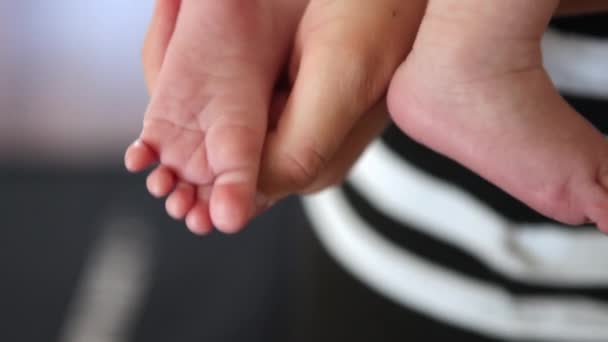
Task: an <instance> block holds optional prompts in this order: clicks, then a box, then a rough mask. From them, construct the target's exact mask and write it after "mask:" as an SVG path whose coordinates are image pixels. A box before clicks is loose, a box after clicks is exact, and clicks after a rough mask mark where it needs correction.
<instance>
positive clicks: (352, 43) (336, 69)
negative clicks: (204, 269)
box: [126, 0, 424, 234]
mask: <svg viewBox="0 0 608 342" xmlns="http://www.w3.org/2000/svg"><path fill="white" fill-rule="evenodd" d="M185 3H186V2H185V1H184V3H182V4H181V6H182V7H181V8H180V6H179V1H172V2H171V1H169V0H166V1H163V0H160V1H159V3H158V6H157V11H156V14H155V17H154V19H153V22H152V25H151V28H150V33H149V35H148V39H147V41H146V49H145V50H144V54H145V56H146V58H145V59H144V64H146V74H147V77H146V79H147V81H148V84H149V85H150V89H151V90H152V93H153V97H152V101H151V104H150V109H149V110H148V112H147V113H146V119H145V121H144V122H145V123H144V132H143V133H142V137H141V138H140V139H139V140H138V141H137V142H136V143H134V144H133V145H132V146H131V147H130V148H129V150H128V151H127V155H126V164H127V167H128V168H129V169H130V170H132V171H141V170H142V169H143V168H145V167H147V166H149V165H150V164H151V163H153V162H155V161H157V159H156V156H157V155H158V156H160V162H161V163H160V165H159V166H158V167H157V168H156V169H155V170H154V171H153V172H152V173H151V175H150V176H149V178H148V188H149V190H150V192H151V193H152V194H154V195H156V196H159V197H161V196H165V195H168V194H170V195H169V197H168V199H167V211H168V212H169V214H170V215H171V216H173V217H174V218H176V219H182V218H184V217H185V218H186V223H187V225H188V227H189V228H190V229H191V230H192V231H193V232H195V233H198V234H204V233H208V232H209V231H210V230H211V226H212V225H215V226H217V227H218V228H219V229H220V230H222V231H224V232H235V231H237V230H238V229H239V228H241V227H242V226H243V225H244V224H245V222H246V221H247V220H248V219H250V218H251V217H252V216H253V215H254V214H255V213H256V212H258V211H259V210H262V209H264V208H266V207H267V206H268V205H269V204H270V203H272V201H275V200H278V199H280V198H282V197H284V196H286V195H288V194H290V193H294V192H307V191H314V190H319V189H321V188H324V187H327V186H328V185H331V184H334V183H337V182H339V181H341V180H342V178H343V177H344V175H345V174H346V172H347V170H348V169H349V168H350V166H351V165H352V164H353V163H354V161H355V160H356V158H357V157H358V156H359V155H360V154H361V153H362V151H363V149H364V148H365V147H366V146H367V144H368V142H369V141H371V140H372V139H373V138H374V137H375V136H377V134H379V132H380V131H381V130H382V129H383V128H384V127H385V124H386V123H387V117H388V116H387V114H386V111H385V110H384V105H383V104H382V103H379V101H380V99H381V98H382V96H383V94H384V93H385V91H386V89H387V86H388V83H389V81H390V78H391V77H392V74H393V72H394V71H395V69H396V67H397V66H398V65H399V63H400V62H401V61H402V60H403V59H404V58H405V56H406V54H407V51H408V50H409V48H410V47H411V45H412V43H413V38H414V36H415V32H416V29H417V28H418V25H419V20H420V18H421V17H422V10H423V7H424V2H423V1H419V2H413V1H412V2H407V3H403V2H402V1H399V0H382V1H381V4H380V6H378V4H376V3H368V2H352V1H349V0H334V1H327V0H313V1H311V3H310V4H309V5H308V7H307V10H306V13H305V14H304V17H303V18H302V20H301V23H300V25H299V27H298V31H297V34H296V35H295V38H294V39H293V46H294V49H293V52H292V54H291V59H290V61H289V63H288V64H289V77H288V78H289V82H288V83H289V84H288V86H287V87H285V88H284V89H282V90H281V91H278V92H275V94H274V95H273V101H272V103H273V106H272V107H273V111H274V112H275V114H276V116H277V118H276V120H274V121H275V122H273V123H271V125H270V126H271V131H270V132H268V134H266V133H267V132H266V131H265V130H262V129H260V130H259V131H257V132H256V134H251V135H248V136H245V135H243V134H240V135H239V136H238V137H233V139H232V142H233V143H235V144H236V145H240V146H243V147H244V148H248V149H251V147H252V146H257V143H258V141H259V140H260V139H261V141H264V139H266V144H265V148H264V154H263V158H260V154H258V153H257V149H256V150H255V151H250V150H247V151H246V153H240V151H239V150H238V149H236V150H230V151H223V152H222V147H224V146H225V145H226V142H223V141H222V143H221V144H220V143H217V142H215V141H214V144H210V142H209V140H210V138H209V134H210V130H211V131H213V130H212V128H209V127H204V125H203V124H201V123H200V122H201V119H204V120H202V121H203V123H205V122H206V121H205V120H206V117H205V115H202V116H201V115H199V116H195V118H196V119H197V120H198V122H196V124H197V125H199V126H200V127H203V128H205V129H202V128H201V129H200V130H197V128H196V125H194V126H187V127H186V128H187V129H183V128H184V127H182V126H183V120H182V119H183V117H182V116H180V115H178V114H179V113H181V112H182V110H183V109H181V108H182V107H183V106H184V105H187V104H188V103H189V102H188V101H194V103H196V105H193V106H189V107H188V106H187V107H188V108H190V107H192V108H199V107H201V106H202V107H204V108H207V107H205V105H206V102H205V103H203V104H202V105H201V104H200V103H199V102H200V99H201V98H204V96H207V95H208V94H206V93H202V94H201V93H196V92H194V90H192V89H195V90H196V89H199V88H201V87H203V88H205V87H204V86H206V85H207V86H209V91H210V92H211V93H212V92H213V91H215V90H217V89H219V90H221V89H222V88H221V87H220V88H217V89H216V88H214V87H216V85H213V87H211V86H210V85H209V82H207V83H206V82H205V81H207V80H206V79H205V78H204V77H202V78H201V77H195V76H197V73H194V72H192V69H194V70H196V69H197V68H200V65H201V63H203V61H205V60H206V59H208V58H209V56H207V55H206V54H208V53H209V52H207V51H204V50H201V51H199V52H197V53H198V54H200V55H199V56H198V58H199V59H198V60H197V59H196V58H195V57H196V54H194V57H192V56H191V58H192V60H188V61H185V62H184V61H181V60H179V58H178V57H179V55H180V52H179V51H184V50H188V51H193V48H192V47H190V46H189V45H188V44H187V42H185V41H186V40H187V38H185V37H184V38H183V40H184V42H182V45H183V46H181V47H180V49H181V50H179V49H178V48H177V47H176V45H177V43H175V42H176V41H178V42H179V41H180V40H179V39H178V38H176V37H179V35H180V34H181V33H180V20H186V19H184V18H180V17H179V15H178V14H179V13H181V12H182V11H184V10H185V9H184V4H185ZM283 10H285V9H283ZM290 13H291V12H290ZM277 17H279V18H289V16H281V15H278V14H277ZM190 20H193V19H190ZM223 20H224V23H226V22H228V20H227V19H226V18H223ZM288 21H289V22H290V23H293V22H296V23H297V20H293V18H289V20H288ZM172 22H174V23H176V25H172V24H171V23H172ZM404 22H405V23H406V24H404ZM185 35H186V36H188V37H191V36H192V34H191V32H188V31H186V33H185ZM292 36H294V35H293V33H292ZM249 39H252V38H251V37H249ZM272 41H273V42H275V41H276V39H274V38H273V39H272ZM237 43H238V44H243V42H237ZM193 44H195V45H196V44H197V42H194V43H193ZM222 44H224V43H223V42H222ZM238 44H237V45H238ZM205 45H206V46H212V45H213V44H210V43H207V44H205ZM275 45H276V44H275ZM387 45H389V46H395V47H396V48H394V49H391V50H390V51H388V52H386V51H384V49H383V47H384V46H387ZM177 46H178V47H179V46H180V45H177ZM218 46H219V47H218ZM215 47H216V50H217V49H220V47H221V48H224V45H217V46H215ZM241 48H242V49H243V51H245V50H247V49H249V50H248V51H257V50H258V49H259V48H260V44H259V43H258V44H257V45H256V49H252V48H251V47H250V46H241ZM173 50H175V51H177V52H172V51H173ZM212 50H213V49H212ZM194 51H195V50H194ZM214 53H215V51H214ZM222 53H225V52H222ZM190 55H193V54H192V52H190ZM172 58H173V59H177V60H178V61H179V63H178V62H172ZM267 59H268V58H267V57H266V56H265V57H264V60H265V61H266V60H267ZM285 61H287V59H285ZM174 64H175V65H176V67H175V68H177V71H176V70H172V69H170V66H171V65H174ZM190 64H194V65H190ZM203 64H204V63H203ZM237 64H238V63H237ZM282 64H283V63H278V64H277V65H278V66H280V65H282ZM208 65H211V64H208ZM245 66H247V65H240V66H239V65H230V66H228V67H226V68H227V69H228V71H230V72H232V73H234V75H242V74H243V73H244V69H245V68H244V67H245ZM178 67H179V68H178ZM180 68H182V69H185V70H187V71H180V70H181V69H180ZM231 68H232V69H231ZM269 68H270V67H269ZM167 70H169V71H167ZM319 70H324V71H323V72H319ZM274 71H275V69H273V72H274ZM273 72H267V73H268V74H270V75H272V76H273V77H269V78H268V79H270V80H272V82H273V83H272V84H273V85H274V81H275V80H276V78H277V75H278V74H276V73H273ZM165 74H167V75H169V76H164V75H165ZM256 75H257V74H256ZM258 76H259V75H258ZM260 78H261V76H260V77H258V78H257V79H254V80H255V82H254V81H252V82H251V83H252V84H256V85H258V84H260V82H261V80H260ZM345 80H346V81H345ZM228 81H230V80H228ZM228 81H227V82H228ZM180 82H183V83H184V85H182V84H180ZM234 83H236V84H234ZM163 84H165V85H164V86H163ZM242 84H243V77H242V76H241V77H240V78H238V79H234V80H233V84H231V83H230V82H228V83H226V87H228V86H229V85H233V87H232V88H231V89H234V88H236V89H239V88H238V87H240V86H241V85H242ZM184 86H185V87H186V88H183V87H184ZM163 89H165V90H164V92H165V94H166V95H164V97H162V96H161V95H159V94H163ZM179 89H186V90H188V91H185V92H186V93H187V94H190V95H192V96H191V97H187V96H181V93H179V92H178V90H179ZM269 89H272V88H269ZM267 90H268V89H267ZM179 91H184V90H179ZM176 94H177V95H180V96H175V95H176ZM221 94H223V93H221ZM242 94H243V96H244V95H247V96H253V95H256V94H259V90H255V91H254V89H252V87H250V88H247V89H243V91H242ZM203 95H204V96H203ZM265 95H268V99H267V102H266V103H265V104H266V106H264V110H265V111H266V113H267V112H268V110H269V107H271V106H270V103H271V101H270V98H271V97H270V95H272V94H268V92H266V93H265ZM209 96H210V95H209ZM156 97H160V98H161V99H164V100H163V101H170V103H172V105H173V106H174V107H170V106H169V107H167V106H168V105H167V104H163V102H162V101H160V100H156V101H159V102H158V103H156V102H155V98H156ZM259 97H260V98H263V97H264V96H261V95H260V96H259ZM230 99H231V101H229V104H230V106H228V107H227V108H228V109H232V108H233V107H234V105H235V104H236V105H238V104H246V107H247V109H251V108H255V106H252V105H251V104H252V103H255V102H253V101H251V100H249V99H245V98H242V99H238V98H232V97H231V98H230ZM353 99H355V100H354V101H353ZM171 101H172V102H171ZM260 101H261V100H260ZM163 106H164V107H163ZM155 107H157V108H160V109H159V111H158V112H157V113H158V114H154V113H156V112H155V111H154V110H153V109H154V108H155ZM164 108H179V109H180V110H173V111H168V110H164V111H163V109H164ZM214 108H215V107H214ZM217 108H218V110H217V111H218V112H220V113H221V111H220V110H219V108H221V106H220V107H217ZM260 108H262V106H260ZM244 112H245V111H242V112H238V113H236V114H235V115H232V116H228V117H229V118H232V117H240V116H242V115H243V116H245V118H246V117H247V115H246V114H247V113H244ZM151 113H152V114H151ZM190 113H196V110H191V111H190ZM201 113H202V114H205V113H207V110H206V109H204V110H202V112H201ZM263 113H264V111H259V113H258V114H256V115H255V117H256V118H257V119H260V120H259V121H261V122H263V123H264V125H265V127H264V128H266V124H267V121H266V119H267V118H266V117H264V118H260V117H261V116H263ZM311 113H315V114H314V115H311ZM218 115H219V116H222V115H224V114H221V115H220V114H218ZM192 118H193V117H192V116H188V119H190V120H192ZM241 119H242V118H241ZM149 120H151V122H152V123H153V124H152V127H150V124H147V123H146V122H148V121H149ZM167 120H173V121H175V120H178V121H179V120H182V121H180V125H182V126H179V128H180V129H178V130H177V131H175V130H174V129H173V128H171V127H172V125H167V123H166V121H167ZM218 120H222V119H218ZM157 122H160V125H158V123H157ZM188 123H190V122H188ZM155 125H156V126H160V128H156V131H155V130H153V129H152V128H154V126H155ZM168 126H169V127H168ZM193 129H194V130H195V133H196V134H194V135H193V134H192V130H193ZM151 132H154V133H155V134H152V133H151ZM216 135H217V138H216V139H228V138H229V137H230V132H229V131H226V130H224V131H221V134H220V133H218V134H216ZM258 135H259V136H258ZM150 136H152V138H150ZM188 136H194V137H191V138H188ZM203 138H204V139H203ZM237 138H238V139H240V140H238V139H237ZM155 139H156V140H158V142H157V141H156V140H155ZM163 139H164V140H163ZM177 141H179V142H180V145H177V146H176V144H177ZM205 144H206V146H207V148H206V150H204V151H201V150H200V147H201V146H203V145H205ZM213 149H216V150H217V151H212V150H213ZM159 151H160V152H159ZM165 151H166V152H165ZM203 152H205V153H207V154H208V159H209V162H212V161H214V160H218V159H219V160H220V161H222V160H221V158H228V157H229V158H228V159H230V160H234V161H235V162H236V161H237V160H238V161H239V162H241V163H245V164H247V165H249V164H251V165H253V164H254V160H253V159H256V161H255V162H256V163H258V164H256V167H257V168H256V172H257V170H258V169H259V162H260V160H262V164H261V174H260V175H259V177H258V178H259V182H258V183H257V184H259V189H260V190H261V192H262V193H264V194H265V196H264V197H265V200H266V201H262V202H258V203H256V204H257V205H254V204H252V203H253V195H254V194H255V193H256V187H255V185H256V183H253V185H252V184H251V183H250V182H249V181H250V180H252V179H253V180H255V181H256V182H257V181H258V179H254V178H255V177H253V175H254V174H255V176H257V175H258V173H254V172H251V173H247V174H250V175H252V176H251V177H250V178H249V177H248V178H246V179H247V182H244V183H243V182H241V184H244V185H243V186H241V188H242V189H246V190H247V191H244V190H243V191H241V195H242V194H243V193H246V194H248V196H244V195H242V196H240V199H239V196H235V195H234V192H235V191H227V190H226V189H225V187H226V183H225V180H224V179H226V178H228V179H229V180H230V179H231V178H232V177H226V176H224V178H222V175H221V174H220V175H213V174H211V175H209V174H208V172H206V170H208V169H209V168H207V169H206V168H205V167H206V165H207V164H205V163H204V161H205V160H204V159H203V158H201V157H200V156H201V155H202V154H204V153H203ZM253 152H256V153H253ZM213 153H217V154H216V155H219V156H220V157H218V158H216V159H214V158H210V156H211V154H213ZM239 153H240V154H239ZM163 155H165V157H163ZM193 156H195V157H193ZM177 157H179V158H177ZM254 157H255V158H254ZM218 163H220V162H219V161H218ZM220 164H221V163H220ZM210 165H215V164H213V163H210ZM210 169H211V170H213V171H217V170H218V168H210ZM249 169H253V168H249ZM201 175H203V176H205V177H203V176H201ZM213 176H215V177H213ZM197 177H198V178H197ZM218 180H220V181H218ZM210 182H211V183H210ZM228 184H229V185H231V186H232V187H234V185H233V184H232V183H230V182H228ZM218 187H219V188H220V189H222V187H223V188H224V189H222V192H223V193H224V194H225V195H223V196H221V195H217V192H219V191H218ZM231 190H233V189H231ZM230 192H232V193H230ZM237 193H238V192H237ZM218 197H219V199H218ZM243 198H246V200H244V199H243ZM209 202H210V203H209ZM218 202H219V204H215V205H214V203H218ZM227 202H229V203H227ZM207 203H209V205H207ZM222 203H224V204H222ZM222 206H224V208H223V209H218V207H220V208H222ZM225 207H231V208H232V209H231V210H235V211H236V212H240V215H237V214H234V213H230V214H225V210H226V209H225ZM243 208H246V210H245V209H243ZM222 210H224V213H222ZM218 211H219V214H218V213H217V212H218ZM225 216H229V217H232V219H233V221H232V222H230V223H229V224H227V223H226V220H225V219H224V217H225ZM234 217H238V218H239V219H236V220H235V219H234Z"/></svg>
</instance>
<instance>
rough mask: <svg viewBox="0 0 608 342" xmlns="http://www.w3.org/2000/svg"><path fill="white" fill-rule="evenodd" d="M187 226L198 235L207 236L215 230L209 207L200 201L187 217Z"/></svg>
mask: <svg viewBox="0 0 608 342" xmlns="http://www.w3.org/2000/svg"><path fill="white" fill-rule="evenodd" d="M186 226H187V227H188V229H189V230H190V231H191V232H192V233H194V234H196V235H207V234H209V233H211V231H212V230H213V225H212V223H211V218H210V217H209V206H208V205H207V203H205V202H204V201H201V200H199V201H198V202H197V203H196V204H195V205H194V207H192V209H191V210H190V212H188V214H187V216H186Z"/></svg>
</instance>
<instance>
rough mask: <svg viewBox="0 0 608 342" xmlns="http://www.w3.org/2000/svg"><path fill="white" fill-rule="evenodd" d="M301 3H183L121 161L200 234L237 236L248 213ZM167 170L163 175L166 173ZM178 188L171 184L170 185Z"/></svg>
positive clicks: (199, 0) (204, 0)
mask: <svg viewBox="0 0 608 342" xmlns="http://www.w3.org/2000/svg"><path fill="white" fill-rule="evenodd" d="M303 6H304V1H292V0H290V1H267V0H266V1H264V0H259V1H240V0H223V1H216V0H182V1H181V3H180V7H179V9H178V16H177V17H176V25H175V28H174V30H173V32H172V34H171V39H170V42H169V45H168V47H167V51H166V54H165V55H164V61H163V64H162V67H161V70H160V73H159V74H158V78H157V86H156V87H155V88H154V90H153V93H152V98H151V101H150V104H149V107H148V109H147V111H146V114H145V117H144V125H143V126H144V128H143V131H142V133H141V135H140V137H139V139H138V140H137V142H136V143H135V144H133V145H132V146H131V147H130V148H129V149H128V151H127V154H126V158H125V159H126V165H127V167H128V169H129V170H131V171H140V170H142V169H144V168H146V167H148V166H149V165H150V164H152V163H154V162H157V161H158V162H160V164H161V165H162V166H163V168H161V169H157V170H156V171H153V172H152V174H151V175H150V176H149V180H148V188H149V191H150V192H151V193H152V194H153V195H155V196H163V195H166V194H167V193H168V192H169V191H171V190H173V188H174V187H175V186H176V188H175V191H174V192H173V194H172V195H171V197H170V198H169V200H168V202H167V209H168V212H169V214H171V215H172V216H173V217H174V218H176V219H183V218H186V219H187V223H188V225H189V226H190V227H191V229H192V230H194V231H198V232H205V231H207V230H208V229H209V226H210V222H212V223H213V224H214V225H215V226H217V227H218V228H219V229H221V230H223V231H225V232H235V231H236V230H238V229H239V228H240V227H242V226H243V225H244V224H245V223H246V222H247V221H248V220H250V219H251V218H252V217H253V215H254V214H255V213H256V210H257V208H256V200H258V201H259V198H256V188H257V180H258V174H259V167H260V160H261V154H262V148H263V144H264V137H265V136H266V129H267V124H268V112H269V110H270V105H271V103H270V100H271V96H272V93H273V89H274V84H275V82H276V80H277V78H278V77H279V74H280V72H281V69H282V66H283V61H284V60H285V59H286V58H287V57H286V56H287V54H288V52H289V47H290V43H291V39H292V37H293V35H294V32H295V29H296V25H297V22H298V19H299V18H300V17H301V15H302V10H303ZM167 170H170V171H171V172H167ZM176 183H177V185H176Z"/></svg>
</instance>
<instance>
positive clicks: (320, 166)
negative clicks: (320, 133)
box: [281, 146, 327, 191]
mask: <svg viewBox="0 0 608 342" xmlns="http://www.w3.org/2000/svg"><path fill="white" fill-rule="evenodd" d="M282 158H283V163H282V165H283V166H282V170H281V173H282V174H283V177H285V178H286V179H287V182H288V183H290V184H291V186H292V187H294V188H295V191H302V190H304V189H307V188H309V187H310V186H311V185H313V184H314V183H315V182H316V181H317V179H318V178H319V176H320V175H321V173H322V171H323V170H324V169H325V165H326V164H327V161H326V158H325V157H324V156H323V155H322V154H321V153H319V151H318V150H316V149H315V148H312V147H310V146H309V147H305V148H302V149H300V150H299V151H297V153H294V152H291V151H286V152H284V153H283V155H282Z"/></svg>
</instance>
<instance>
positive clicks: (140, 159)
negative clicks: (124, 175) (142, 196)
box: [124, 140, 158, 172]
mask: <svg viewBox="0 0 608 342" xmlns="http://www.w3.org/2000/svg"><path fill="white" fill-rule="evenodd" d="M157 160H158V156H157V155H156V153H155V152H154V151H153V150H152V149H151V148H150V147H149V146H148V145H146V144H145V143H144V142H142V141H141V140H137V141H135V142H134V143H133V144H131V146H129V147H128V148H127V151H126V153H125V160H124V162H125V166H126V167H127V170H129V171H130V172H140V171H143V170H144V169H146V168H147V167H149V166H150V165H152V164H153V163H155V162H156V161H157Z"/></svg>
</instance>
